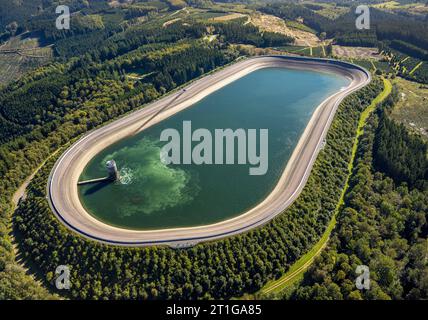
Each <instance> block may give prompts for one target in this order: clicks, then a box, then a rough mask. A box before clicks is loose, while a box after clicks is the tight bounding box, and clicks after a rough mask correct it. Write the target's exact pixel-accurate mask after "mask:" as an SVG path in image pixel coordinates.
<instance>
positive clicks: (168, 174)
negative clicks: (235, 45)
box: [79, 68, 349, 229]
mask: <svg viewBox="0 0 428 320" xmlns="http://www.w3.org/2000/svg"><path fill="white" fill-rule="evenodd" d="M348 84H349V80H348V79H346V78H344V77H341V76H338V75H334V74H326V73H319V72H315V71H298V70H291V69H283V68H267V69H261V70H257V71H254V72H252V73H250V74H249V75H247V76H245V77H243V78H241V79H238V80H236V81H234V82H233V83H231V84H229V85H227V86H226V87H223V88H222V89H220V90H218V91H216V92H214V93H212V94H211V95H209V96H207V97H205V98H204V99H203V100H201V101H199V102H198V103H196V104H194V105H193V106H191V107H189V108H188V109H185V110H183V111H181V112H179V113H178V114H176V115H174V116H172V117H170V118H168V119H166V120H164V121H162V122H161V123H159V124H156V125H154V126H153V127H150V128H149V129H147V130H145V131H143V132H141V133H139V134H137V135H135V136H133V137H130V138H126V139H123V140H121V141H119V142H117V143H115V144H113V145H111V146H109V147H108V148H107V149H105V150H103V151H102V152H100V153H99V154H98V155H97V156H95V157H94V158H93V159H92V160H91V161H90V163H89V164H88V165H87V167H86V168H85V170H84V171H83V173H82V175H81V177H80V179H81V180H84V179H85V180H86V179H91V178H97V177H102V176H105V175H106V169H105V162H106V161H107V160H110V159H114V160H115V161H116V163H117V165H118V167H119V169H120V171H121V175H122V183H119V182H116V183H104V184H103V183H101V184H96V185H86V186H81V187H79V193H80V199H81V201H82V203H83V205H84V207H85V208H86V209H87V210H88V212H90V213H91V214H92V215H94V216H95V217H97V218H98V219H100V220H102V221H104V222H106V223H108V224H112V225H115V226H120V227H124V228H131V229H155V228H171V227H181V226H196V225H202V224H210V223H215V222H219V221H221V220H224V219H227V218H231V217H234V216H237V215H239V214H241V213H243V212H244V211H246V210H248V209H250V208H251V207H254V206H255V205H256V204H257V203H259V202H261V201H262V200H263V199H264V198H265V197H266V196H267V195H268V194H269V193H270V192H271V191H272V189H273V188H274V187H275V184H276V183H277V181H278V179H279V178H280V175H281V173H282V172H283V170H284V168H285V166H286V164H287V161H288V159H289V158H290V156H291V154H292V152H293V150H294V148H295V146H296V145H297V142H298V140H299V138H300V136H301V134H302V133H303V131H304V129H305V127H306V125H307V123H308V122H309V120H310V118H311V116H312V114H313V112H314V110H315V108H316V107H317V106H318V105H319V104H320V103H321V102H322V101H323V100H324V99H326V98H327V97H328V96H330V95H331V94H333V93H334V92H337V91H338V90H340V88H342V87H346V86H347V85H348ZM186 120H191V121H192V129H193V130H195V129H198V128H206V129H209V130H210V131H211V132H212V133H213V136H214V129H223V128H231V129H233V130H235V129H238V128H243V129H265V128H267V129H269V145H268V146H269V169H268V171H267V173H266V174H265V175H262V176H250V175H249V167H250V166H251V165H238V164H235V165H194V164H192V165H184V164H181V165H168V166H166V165H164V164H163V163H162V162H161V161H160V158H159V152H160V148H161V147H162V146H163V145H164V144H165V142H160V141H159V137H160V133H161V131H162V130H163V129H166V128H175V129H177V130H179V131H180V132H181V131H182V124H183V121H186ZM195 144H197V143H195Z"/></svg>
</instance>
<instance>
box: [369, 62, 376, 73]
mask: <svg viewBox="0 0 428 320" xmlns="http://www.w3.org/2000/svg"><path fill="white" fill-rule="evenodd" d="M370 63H371V64H372V66H373V70H374V71H375V72H376V70H377V68H376V66H375V64H374V63H373V60H370Z"/></svg>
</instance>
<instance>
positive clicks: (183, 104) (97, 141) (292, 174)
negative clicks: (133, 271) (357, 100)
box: [47, 56, 371, 247]
mask: <svg viewBox="0 0 428 320" xmlns="http://www.w3.org/2000/svg"><path fill="white" fill-rule="evenodd" d="M270 67H278V68H289V69H295V70H311V71H318V72H327V73H335V74H338V75H340V76H343V77H347V78H348V79H350V84H349V86H348V87H346V88H342V89H341V90H340V91H338V92H336V93H334V94H333V95H331V96H330V97H328V98H327V99H325V100H324V101H323V102H322V103H321V104H320V105H319V106H318V107H317V108H316V110H315V112H314V113H313V115H312V118H311V120H310V121H309V123H308V124H307V126H306V129H305V131H304V133H303V134H302V136H301V137H300V139H299V142H298V144H297V146H296V148H295V149H294V151H293V153H292V156H291V157H290V159H289V161H288V163H287V166H286V167H285V169H284V171H283V173H282V174H281V177H280V179H279V181H278V183H277V185H276V186H275V188H274V189H273V190H272V192H271V193H270V194H269V195H268V196H267V197H266V198H265V199H264V200H263V201H261V202H260V203H259V204H257V205H256V206H255V207H253V208H251V209H250V210H248V211H246V212H243V213H242V214H241V215H238V216H236V217H234V218H231V219H227V220H224V221H221V222H218V223H214V224H209V225H201V226H196V227H180V228H168V229H159V230H131V229H124V228H118V227H115V226H112V225H108V224H106V223H104V222H102V221H100V220H98V219H96V218H95V217H93V216H92V215H91V214H89V213H88V212H87V211H86V210H85V208H84V207H83V205H82V204H81V202H80V199H79V195H78V189H77V188H78V186H77V183H78V180H79V177H80V175H81V173H82V171H83V169H84V168H85V166H86V165H87V164H88V162H89V161H90V160H91V159H92V158H93V157H94V156H95V155H96V154H97V153H99V152H100V151H101V150H103V149H105V148H106V147H108V146H109V145H111V144H113V143H115V142H117V141H119V140H121V139H123V138H125V137H127V136H129V135H130V134H134V133H135V132H136V131H137V132H138V131H141V130H144V129H146V128H148V127H149V126H152V125H154V124H156V123H158V122H160V121H162V120H164V119H166V118H168V117H170V116H172V115H173V114H175V113H177V112H180V111H181V110H183V109H185V108H187V107H189V106H191V105H193V104H195V103H196V102H198V101H200V100H201V99H203V98H204V97H206V96H207V95H209V94H211V93H213V92H214V91H216V90H218V89H220V88H222V87H224V86H226V85H227V84H229V83H231V82H233V81H235V80H237V79H239V78H241V77H243V76H245V75H247V74H249V73H251V72H253V71H255V70H258V69H261V68H270ZM370 81H371V76H370V74H369V72H367V71H366V70H365V69H363V68H361V67H359V66H356V65H353V64H350V63H346V62H342V61H336V60H329V59H318V58H306V57H305V58H302V57H288V56H261V57H255V58H250V59H246V60H242V61H240V62H237V63H235V64H233V65H231V66H228V67H226V68H224V69H222V70H220V71H218V72H215V73H213V74H210V75H208V76H206V77H203V78H201V79H199V80H197V81H194V82H192V83H191V84H189V85H188V86H187V87H186V89H185V90H180V91H178V92H175V93H172V94H170V95H168V96H166V97H164V98H162V99H160V100H158V101H155V102H153V103H151V104H149V105H147V106H145V107H144V108H142V109H140V110H137V111H135V112H133V113H132V114H130V115H127V116H125V117H122V118H120V119H118V120H116V121H114V122H111V123H109V124H108V125H106V126H103V127H101V128H99V129H96V130H94V131H92V132H90V133H89V134H87V135H85V136H84V137H83V138H81V139H80V140H79V141H77V142H76V143H75V144H73V145H72V146H71V147H70V148H69V149H68V150H67V151H66V152H65V153H64V154H63V155H62V156H61V157H60V158H59V159H58V161H57V163H56V164H55V166H54V168H53V170H52V172H51V175H50V177H49V181H48V185H47V194H48V200H49V203H50V206H51V208H52V210H53V212H54V214H55V215H56V216H57V217H58V219H59V220H60V221H61V222H62V223H63V224H64V225H65V226H67V227H68V228H69V229H70V230H73V231H74V232H77V233H78V234H80V235H82V236H84V237H87V238H89V239H93V240H96V241H100V242H104V243H110V244H114V245H124V246H148V245H162V244H163V245H170V246H174V247H180V246H188V245H194V244H196V243H198V242H201V241H209V240H214V239H219V238H223V237H228V236H231V235H235V234H238V233H242V232H245V231H248V230H250V229H252V228H255V227H258V226H260V225H263V224H265V223H267V222H268V221H270V220H271V219H273V218H274V217H275V216H277V215H278V214H280V213H282V212H283V211H284V210H285V209H286V208H288V207H289V206H290V205H291V204H292V203H293V202H294V200H295V199H296V198H297V197H298V196H299V194H300V192H301V191H302V189H303V187H304V186H305V183H306V181H307V179H308V177H309V174H310V172H311V169H312V166H313V164H314V162H315V160H316V157H317V155H318V152H319V150H320V149H321V148H322V146H323V141H324V139H325V137H326V134H327V131H328V129H329V127H330V125H331V123H332V121H333V118H334V115H335V112H336V110H337V108H338V106H339V104H340V102H341V101H342V100H343V99H344V98H345V97H346V96H348V95H349V94H351V93H352V92H355V91H356V90H358V89H360V88H362V87H364V86H365V85H367V84H368V83H369V82H370ZM154 115H155V116H154ZM153 116H154V117H153ZM148 119H151V120H150V121H147V120H148ZM111 167H112V168H114V167H115V165H112V164H111ZM112 170H113V171H112V172H117V168H116V171H115V170H114V169H112Z"/></svg>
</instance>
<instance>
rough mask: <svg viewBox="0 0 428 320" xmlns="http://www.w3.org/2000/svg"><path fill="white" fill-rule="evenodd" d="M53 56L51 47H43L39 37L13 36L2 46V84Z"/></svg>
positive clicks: (0, 71) (0, 68) (0, 63)
mask: <svg viewBox="0 0 428 320" xmlns="http://www.w3.org/2000/svg"><path fill="white" fill-rule="evenodd" d="M51 58H52V49H51V48H50V47H41V46H40V44H39V41H38V39H36V38H26V37H25V36H24V37H13V38H11V39H10V40H9V41H8V42H6V43H5V44H3V45H2V46H0V84H6V83H8V82H10V81H13V80H15V79H18V78H19V77H20V76H21V75H22V74H23V73H25V72H26V71H28V70H30V69H33V68H37V67H39V66H41V65H43V64H45V63H46V62H48V61H49V60H50V59H51Z"/></svg>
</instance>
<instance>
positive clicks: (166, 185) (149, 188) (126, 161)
mask: <svg viewBox="0 0 428 320" xmlns="http://www.w3.org/2000/svg"><path fill="white" fill-rule="evenodd" d="M160 149H161V146H160V145H158V144H157V142H155V141H153V140H150V139H148V138H143V139H142V140H141V141H140V142H138V143H137V144H136V145H134V146H132V147H124V148H122V149H120V150H118V151H116V152H114V153H112V154H109V155H108V156H106V157H105V158H104V159H103V161H102V163H101V164H100V165H103V164H104V163H105V162H106V161H108V160H111V159H114V160H115V161H116V163H117V165H118V168H119V171H120V176H121V179H120V181H118V182H117V183H116V185H115V186H114V187H115V189H116V191H117V192H120V193H121V195H122V196H123V197H121V199H122V205H121V207H120V212H119V215H120V216H123V217H126V216H133V215H136V214H151V213H153V212H156V211H159V210H162V209H165V208H167V207H174V206H177V205H181V204H184V203H187V202H188V201H191V200H192V199H193V198H194V196H195V195H196V194H197V193H198V190H199V187H198V184H197V179H196V177H195V176H192V174H191V173H189V172H186V171H185V170H183V169H180V168H178V167H172V166H167V165H165V164H163V163H162V162H161V161H160V157H159V155H160Z"/></svg>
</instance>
